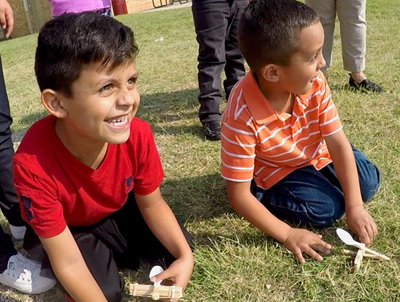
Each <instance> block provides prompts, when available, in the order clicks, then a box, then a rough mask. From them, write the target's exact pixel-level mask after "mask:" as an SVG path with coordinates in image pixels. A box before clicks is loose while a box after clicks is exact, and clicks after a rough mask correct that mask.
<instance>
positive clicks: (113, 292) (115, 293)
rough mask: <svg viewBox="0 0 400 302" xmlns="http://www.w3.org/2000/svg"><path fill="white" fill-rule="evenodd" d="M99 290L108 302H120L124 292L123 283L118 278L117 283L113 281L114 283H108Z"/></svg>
mask: <svg viewBox="0 0 400 302" xmlns="http://www.w3.org/2000/svg"><path fill="white" fill-rule="evenodd" d="M101 290H102V291H103V294H104V296H105V297H106V299H107V301H108V302H120V301H121V300H122V292H123V290H124V281H123V280H122V278H121V277H119V281H118V280H115V282H114V281H113V282H110V283H109V284H107V286H103V287H102V288H101Z"/></svg>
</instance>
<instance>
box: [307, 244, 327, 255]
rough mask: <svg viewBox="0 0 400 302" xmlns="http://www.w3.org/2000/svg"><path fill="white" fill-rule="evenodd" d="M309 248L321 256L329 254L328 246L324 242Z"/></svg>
mask: <svg viewBox="0 0 400 302" xmlns="http://www.w3.org/2000/svg"><path fill="white" fill-rule="evenodd" d="M311 248H312V249H313V250H314V251H317V252H318V253H322V254H325V255H328V254H330V252H331V246H330V244H327V243H325V242H324V244H312V245H311Z"/></svg>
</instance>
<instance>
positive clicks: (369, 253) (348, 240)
mask: <svg viewBox="0 0 400 302" xmlns="http://www.w3.org/2000/svg"><path fill="white" fill-rule="evenodd" d="M336 233H337V235H338V236H339V238H340V239H341V240H342V241H343V242H344V243H345V244H347V245H352V246H354V247H356V248H358V251H357V252H355V251H350V250H346V249H343V253H345V254H349V255H355V258H354V270H355V271H358V270H359V269H360V267H361V262H362V260H363V258H364V257H366V258H373V259H381V260H390V258H389V257H387V256H385V255H383V254H381V253H378V252H375V251H374V250H371V249H369V248H367V247H365V245H364V244H363V243H360V242H357V241H355V240H354V239H353V238H352V237H351V235H350V234H349V233H348V232H346V231H345V230H343V229H340V228H339V229H337V230H336Z"/></svg>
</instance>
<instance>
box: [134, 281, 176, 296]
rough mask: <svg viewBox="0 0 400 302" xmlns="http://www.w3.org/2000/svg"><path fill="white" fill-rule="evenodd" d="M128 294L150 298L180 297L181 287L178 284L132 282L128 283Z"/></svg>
mask: <svg viewBox="0 0 400 302" xmlns="http://www.w3.org/2000/svg"><path fill="white" fill-rule="evenodd" d="M129 294H130V295H131V296H135V297H148V298H151V299H152V300H159V299H179V298H182V296H183V295H182V287H179V286H164V285H160V286H154V285H147V284H138V283H133V284H130V285H129Z"/></svg>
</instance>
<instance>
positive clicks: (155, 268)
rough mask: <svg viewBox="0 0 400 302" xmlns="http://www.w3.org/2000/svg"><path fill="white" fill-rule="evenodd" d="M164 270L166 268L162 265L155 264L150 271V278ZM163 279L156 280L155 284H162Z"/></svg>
mask: <svg viewBox="0 0 400 302" xmlns="http://www.w3.org/2000/svg"><path fill="white" fill-rule="evenodd" d="M163 271H164V270H163V268H162V267H161V266H158V265H156V266H153V268H152V269H151V271H150V274H149V278H150V279H151V278H153V277H154V276H156V275H158V274H159V273H161V272H163ZM162 281H163V280H160V281H157V282H154V286H160V285H161V282H162Z"/></svg>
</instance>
